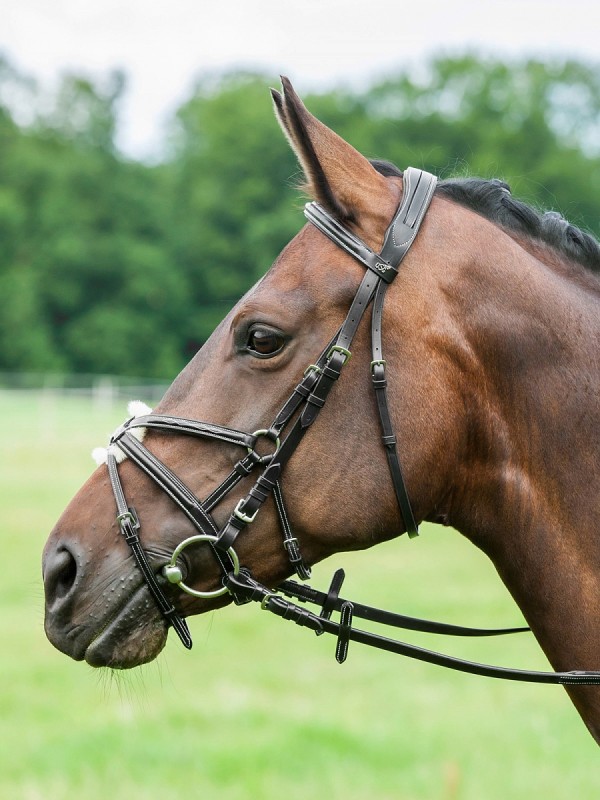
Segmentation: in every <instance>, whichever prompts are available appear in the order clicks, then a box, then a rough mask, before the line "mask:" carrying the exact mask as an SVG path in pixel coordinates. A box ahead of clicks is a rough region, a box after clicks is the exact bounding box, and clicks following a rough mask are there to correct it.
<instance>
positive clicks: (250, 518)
mask: <svg viewBox="0 0 600 800" xmlns="http://www.w3.org/2000/svg"><path fill="white" fill-rule="evenodd" d="M245 499H246V498H245V497H242V499H241V500H239V501H238V504H237V506H236V507H235V508H234V509H233V516H234V517H237V519H239V520H241V521H242V522H245V523H247V524H249V523H250V522H254V520H255V519H256V515H257V514H258V512H259V511H260V506H259V507H258V508H257V509H256V511H255V512H254V514H252V515H251V516H250V515H249V514H244V512H243V511H242V510H241V508H240V506H241V505H242V504H243V503H244V501H245Z"/></svg>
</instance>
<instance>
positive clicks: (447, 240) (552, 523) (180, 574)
mask: <svg viewBox="0 0 600 800" xmlns="http://www.w3.org/2000/svg"><path fill="white" fill-rule="evenodd" d="M273 99H274V107H275V112H276V116H277V118H278V120H279V123H280V125H281V127H282V129H283V132H284V134H285V135H286V137H287V138H288V140H289V143H290V145H291V147H292V148H293V150H294V152H295V153H296V155H297V157H298V159H299V162H300V164H301V166H302V168H303V171H304V175H305V178H306V189H307V191H308V192H309V194H310V196H311V197H312V199H313V202H312V203H309V205H308V207H307V216H308V219H309V224H308V225H306V226H305V227H304V228H303V229H302V230H301V231H300V232H299V233H298V234H297V236H296V237H295V238H294V239H293V240H292V241H291V242H290V243H289V244H288V245H287V246H286V248H285V249H284V250H283V251H282V253H281V254H280V255H279V257H278V258H277V259H276V261H275V263H274V265H273V266H272V268H271V269H270V270H269V272H268V273H267V274H266V275H265V276H264V277H263V278H262V279H261V280H260V281H259V282H258V283H257V284H256V285H255V286H254V287H253V288H252V289H251V290H250V291H249V292H248V293H247V294H246V295H245V296H244V297H243V298H242V299H241V300H240V301H239V302H238V303H237V305H236V306H235V307H234V308H233V309H232V310H231V312H230V313H229V314H228V316H227V317H226V318H225V319H224V320H223V322H222V323H221V324H220V325H219V326H218V327H217V329H216V330H215V331H214V333H213V334H212V336H211V337H210V338H209V340H208V341H207V342H206V344H205V345H204V346H203V347H202V348H201V350H200V351H199V352H198V353H197V354H196V356H195V357H194V358H193V359H192V361H191V362H190V363H189V364H188V365H187V366H186V367H185V369H184V370H183V371H182V372H181V374H180V375H179V376H178V377H177V378H176V379H175V381H174V382H173V384H172V385H171V387H170V388H169V390H168V391H167V392H166V394H165V396H164V398H163V399H162V401H161V402H160V404H159V406H158V408H157V409H156V410H155V411H154V412H153V413H151V412H150V410H149V409H141V410H140V409H137V410H136V409H134V410H133V412H132V418H131V419H130V420H128V422H127V423H125V425H124V426H122V427H121V428H120V429H119V430H118V431H117V432H115V435H114V436H113V438H112V440H111V444H110V446H109V448H108V449H107V450H106V451H105V452H104V455H103V456H101V459H100V460H101V461H104V462H106V464H108V469H107V466H106V464H104V463H103V464H102V465H101V466H99V467H98V469H97V470H96V471H95V472H94V473H93V475H92V476H91V477H90V479H89V480H88V481H87V483H85V485H84V486H83V487H82V488H81V490H80V491H79V493H78V494H77V495H76V496H75V498H74V499H73V500H72V502H71V503H70V505H69V506H68V508H67V509H66V510H65V512H64V513H63V515H62V517H61V518H60V520H59V521H58V523H57V525H56V527H55V528H54V530H53V531H52V533H51V534H50V537H49V539H48V542H47V544H46V547H45V550H44V556H43V578H44V586H45V596H46V617H45V629H46V633H47V636H48V638H49V639H50V641H51V642H52V643H53V644H54V645H55V646H56V647H57V648H58V649H59V650H61V651H63V652H65V653H66V654H68V655H69V656H71V657H72V658H74V659H77V660H85V661H87V662H88V663H89V664H91V665H92V666H111V667H115V668H128V667H134V666H136V665H139V664H142V663H144V662H147V661H150V660H152V659H154V658H155V657H156V656H157V655H158V653H159V652H160V651H161V649H162V648H163V646H164V644H165V641H166V638H167V633H168V629H169V625H172V626H173V627H174V628H175V629H176V631H177V632H178V633H179V635H180V637H181V638H182V641H184V644H186V645H187V646H190V644H191V640H189V631H188V630H187V625H186V623H185V617H189V616H191V615H194V614H199V613H203V612H205V611H207V610H209V609H212V608H216V607H219V606H222V605H224V604H226V603H227V602H229V601H230V600H231V599H232V597H233V598H234V599H235V600H236V601H238V602H242V601H243V600H248V599H259V600H260V601H261V603H262V604H263V607H268V608H269V610H274V611H275V612H276V613H279V614H280V615H282V616H285V615H292V616H294V617H295V621H297V622H298V623H299V624H308V625H309V626H310V625H313V626H314V627H319V626H321V628H322V627H325V628H326V627H327V625H328V624H329V622H328V618H329V617H330V615H331V610H332V607H335V608H336V609H337V610H341V611H342V619H341V621H340V623H339V625H338V627H337V628H336V630H337V632H338V640H339V641H338V649H339V650H343V649H344V646H347V641H348V636H349V635H350V634H351V633H352V630H353V629H352V623H351V614H352V605H351V604H349V603H345V604H342V605H343V607H342V608H341V609H340V607H339V605H336V603H335V601H336V599H337V593H338V592H339V583H340V581H339V580H338V581H337V585H336V586H334V584H335V581H334V584H332V588H331V589H330V592H329V596H328V597H325V603H324V609H323V611H322V613H321V615H320V616H316V615H312V616H311V615H309V614H308V612H304V611H301V610H300V609H298V608H297V607H295V606H291V605H286V604H285V603H284V602H283V601H280V600H279V599H278V597H277V596H276V595H277V592H276V589H275V588H274V587H277V586H279V585H280V584H281V582H282V581H284V580H285V579H286V578H287V577H288V576H289V575H290V574H291V573H292V572H293V570H294V569H295V570H296V571H297V572H298V574H299V575H300V577H302V578H306V577H307V576H308V574H309V572H310V565H311V564H314V563H316V562H318V561H320V560H322V559H324V558H326V557H327V556H329V555H331V554H333V553H335V552H340V551H348V550H358V549H364V548H367V547H371V546H372V545H375V544H377V543H379V542H383V541H385V540H389V539H392V538H394V537H396V536H398V535H400V534H401V533H403V532H406V531H408V532H409V533H411V534H413V535H414V534H416V528H417V523H418V522H420V521H422V520H427V521H432V522H436V523H441V524H444V525H451V526H453V527H454V528H456V529H457V530H458V531H460V532H462V533H463V534H464V535H465V536H466V537H468V539H469V540H470V541H471V542H472V543H473V544H474V545H475V546H477V547H478V548H480V549H481V550H482V551H483V552H484V553H486V554H487V556H488V557H489V558H490V559H491V560H492V562H493V564H494V565H495V567H496V569H497V571H498V573H499V575H500V576H501V578H502V580H503V581H504V583H505V584H506V586H507V587H508V589H509V591H510V592H511V594H512V595H513V597H514V599H515V601H516V602H517V604H518V605H519V607H520V608H521V610H522V612H523V615H524V616H525V618H526V620H527V622H528V624H529V625H530V626H531V629H532V631H533V632H534V634H535V636H536V638H537V640H538V641H539V643H540V645H541V647H542V648H543V650H544V651H545V653H546V655H547V657H548V659H549V661H550V662H551V664H552V665H553V667H554V669H555V670H580V671H583V670H600V626H598V624H597V620H598V618H599V615H600V524H599V523H598V515H597V509H596V506H597V499H596V498H597V496H598V493H599V490H600V486H599V483H600V474H599V469H598V464H599V460H600V403H598V393H599V389H600V314H599V313H598V312H599V310H600V303H599V301H600V281H599V277H598V272H599V271H600V247H599V246H598V244H597V243H596V242H595V241H594V240H593V239H592V237H591V236H589V235H588V234H586V233H583V232H582V231H580V230H578V229H576V228H574V227H573V226H571V225H569V224H568V223H567V222H566V221H564V220H563V219H562V218H561V217H559V216H558V215H557V214H554V213H549V214H544V215H541V214H538V213H537V212H536V211H534V210H532V209H531V208H529V207H528V206H526V205H525V204H524V203H521V202H519V201H517V200H515V199H514V198H513V197H512V195H511V194H510V190H509V188H508V187H507V186H506V185H505V184H502V183H501V182H499V181H483V180H476V179H471V180H460V179H458V180H454V181H442V182H438V183H437V186H436V185H435V181H434V180H433V179H432V176H428V175H427V173H423V172H421V171H419V170H405V171H404V173H402V172H400V171H399V170H397V169H396V168H395V167H393V166H392V165H390V164H387V163H385V162H371V161H369V160H368V159H367V158H365V157H364V156H362V155H361V154H359V153H358V152H357V151H356V150H355V149H354V148H353V147H352V146H351V145H350V144H348V143H347V142H346V141H344V140H343V139H341V138H340V137H339V136H337V134H335V133H334V132H333V131H331V130H330V129H329V128H327V127H326V126H325V125H324V124H323V123H321V122H320V121H319V120H317V119H316V118H315V117H314V116H313V115H311V114H310V113H309V112H308V111H307V109H306V108H305V106H304V105H303V103H302V102H301V100H300V99H299V97H298V96H297V94H296V93H295V91H294V89H293V87H292V86H291V84H290V83H289V81H288V80H287V79H283V91H282V92H281V93H279V92H276V91H273ZM400 212H402V214H400ZM390 221H392V223H390ZM411 226H412V227H411ZM409 229H410V230H412V231H413V233H411V234H410V236H408V234H407V235H406V237H405V238H404V239H403V237H404V234H405V233H406V231H409ZM417 231H418V235H417ZM396 234H398V236H397V235H396ZM413 234H414V235H413ZM409 238H410V242H408V239H409ZM401 240H402V241H401ZM407 243H408V244H407ZM406 244H407V246H406V247H404V245H406ZM402 247H404V249H402ZM409 247H410V249H408V248H409ZM401 250H402V252H400V251H401ZM400 261H402V263H401V265H400ZM365 267H366V269H365ZM223 269H227V265H226V264H225V265H223ZM392 278H393V279H394V280H393V282H392ZM365 281H366V282H367V283H368V282H369V281H370V284H369V287H368V288H367V289H365V288H364V287H365V285H366V283H365ZM388 289H389V291H387V302H386V305H385V324H384V325H383V324H382V320H383V297H384V290H388ZM361 292H362V294H361ZM360 298H362V299H360ZM359 306H360V308H359ZM348 309H350V312H349V311H348ZM355 312H356V313H355ZM369 315H370V316H371V324H372V334H371V337H370V335H369V330H368V324H367V323H366V322H363V324H359V323H360V319H362V317H363V316H365V317H368V316H369ZM350 318H352V320H350ZM349 327H351V328H352V331H351V335H347V334H348V329H349ZM344 336H346V339H344ZM343 341H345V342H346V343H347V344H349V343H350V342H351V345H352V346H351V350H350V347H349V346H347V347H346V346H345V345H343V343H342V342H343ZM372 348H373V349H372ZM383 350H385V359H384V358H383V356H382V351H383ZM350 352H351V353H352V358H351V359H350ZM319 353H320V354H321V355H319ZM369 362H371V364H370V367H369ZM307 367H308V368H307ZM342 367H343V375H341V373H342ZM384 371H385V373H384ZM340 375H341V378H340ZM303 376H304V377H303ZM338 378H340V380H338ZM298 381H300V382H298ZM371 384H373V385H374V387H375V392H373V390H372V385H371ZM294 387H296V388H295V389H294ZM290 392H291V394H290ZM327 398H329V399H328V401H327V403H325V399H327ZM317 415H318V418H317ZM378 415H379V418H380V421H379V422H378ZM309 418H310V419H309ZM199 420H207V421H208V422H199ZM272 420H275V422H271V421H272ZM309 422H310V424H309ZM313 422H314V423H315V424H314V425H313V424H312V423H313ZM305 423H306V424H305ZM288 425H289V426H290V427H289V428H287V429H286V431H287V435H286V437H285V438H284V437H283V433H284V430H283V429H284V428H286V426H288ZM248 432H253V433H248ZM186 434H187V435H186ZM280 434H281V437H282V438H281V440H280ZM305 434H306V435H305ZM382 435H383V446H382V441H381V436H382ZM291 440H293V441H291ZM290 441H291V444H290ZM240 451H241V453H242V455H243V457H242V458H240ZM386 455H387V458H386ZM233 464H235V467H234V469H233V471H232V465H233ZM256 469H258V471H259V472H260V473H261V475H260V478H259V479H258V480H255V477H253V476H252V475H251V474H250V473H251V472H252V471H253V470H254V471H256ZM390 476H391V477H390ZM280 478H281V481H280ZM282 487H284V488H285V502H284V498H283V493H282ZM198 498H205V500H203V501H200V500H199V499H198ZM267 500H268V501H267ZM115 508H116V511H115ZM259 510H260V516H259V517H258V520H257V521H255V520H254V518H255V517H256V515H257V513H258V511H259ZM182 512H183V513H182ZM115 517H117V519H115ZM282 531H283V543H282ZM121 534H122V535H121ZM190 537H191V541H190ZM189 544H191V545H192V546H188V545H189ZM240 565H241V566H240ZM138 567H139V569H138ZM223 575H225V578H224V579H223V577H222V576H223ZM287 585H288V586H289V582H288V584H287ZM265 587H270V588H269V589H267V588H265ZM181 588H184V589H185V590H186V591H185V592H182V591H180V589H181ZM332 600H333V603H332V602H331V601H332ZM328 602H329V607H327V603H328ZM290 608H291V609H296V610H294V611H290V610H289V609H290ZM344 615H345V616H344ZM314 620H317V622H314ZM319 620H320V621H319ZM338 655H340V653H338ZM340 660H342V659H340ZM569 674H572V675H576V674H581V673H569ZM594 675H595V676H596V678H597V676H598V673H594ZM561 682H564V683H566V684H567V685H566V689H567V691H568V692H569V695H570V697H571V699H572V701H573V703H574V704H575V706H576V708H577V710H578V711H579V713H580V715H581V717H582V718H583V720H584V722H585V724H586V725H587V727H588V729H589V730H590V732H591V734H592V735H593V736H594V738H595V739H596V741H600V689H599V688H598V687H597V686H588V685H579V684H580V683H584V681H581V682H578V681H576V680H573V681H572V685H571V684H569V681H566V680H565V681H561ZM591 682H597V680H596V681H591Z"/></svg>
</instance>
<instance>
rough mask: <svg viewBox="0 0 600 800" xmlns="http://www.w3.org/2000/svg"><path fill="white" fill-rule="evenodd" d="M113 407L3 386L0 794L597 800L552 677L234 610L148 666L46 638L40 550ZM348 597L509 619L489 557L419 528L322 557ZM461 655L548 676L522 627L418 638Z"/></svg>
mask: <svg viewBox="0 0 600 800" xmlns="http://www.w3.org/2000/svg"><path fill="white" fill-rule="evenodd" d="M123 416H124V408H123V409H122V408H120V407H110V408H106V407H103V406H97V405H96V406H95V405H94V404H93V403H92V402H91V401H87V400H85V399H73V398H67V399H65V398H59V397H57V396H55V395H53V394H52V393H49V392H46V393H43V392H40V393H12V394H10V393H6V392H4V393H0V425H1V426H2V462H1V466H0V470H1V480H0V490H1V493H2V504H1V508H2V538H1V541H2V552H3V554H4V555H3V558H4V564H5V574H4V577H3V580H2V581H1V582H0V607H1V613H0V626H1V629H0V630H1V633H0V675H1V676H2V682H1V688H0V797H1V798H10V799H11V800H38V798H39V800H66V799H67V798H69V799H70V798H75V797H82V798H85V800H100V798H102V800H105V799H106V798H110V800H125V798H127V799H128V800H130V798H135V800H146V799H148V800H149V799H150V798H166V800H171V798H180V797H183V796H188V797H194V798H196V797H197V798H204V799H205V800H213V798H215V799H216V798H218V800H248V799H252V800H254V798H261V800H275V799H277V800H280V799H281V798H282V797H285V798H286V799H287V800H300V799H301V798H306V797H314V798H316V800H321V798H323V799H324V798H327V800H365V799H366V798H377V800H388V799H389V800H392V798H393V800H496V798H497V799H498V800H500V799H501V800H506V798H510V800H532V798H533V799H536V798H543V800H564V799H565V798H567V797H575V798H578V800H579V799H581V800H588V798H595V797H600V769H598V751H597V747H596V745H595V744H594V743H593V741H592V739H591V738H590V737H589V735H588V733H587V732H586V730H585V728H584V726H583V724H582V723H581V722H580V720H579V717H578V715H577V714H576V712H575V711H574V709H573V707H572V706H571V704H570V702H569V700H568V698H567V696H566V694H565V692H564V690H563V689H562V688H560V687H551V686H539V687H538V686H530V685H525V684H517V683H509V682H499V681H494V680H491V679H484V678H477V677H471V676H466V675H459V674H456V673H452V672H448V671H445V670H441V669H439V668H438V667H433V666H429V665H426V664H421V663H417V662H412V661H407V660H405V659H402V658H400V657H399V656H394V655H390V654H387V653H382V652H377V651H368V650H366V649H364V648H361V647H360V646H358V645H354V646H352V644H351V646H350V654H349V658H348V661H347V662H346V663H345V664H344V665H343V666H339V665H338V664H337V663H336V662H335V659H334V657H333V650H334V642H333V640H332V639H330V638H326V637H322V638H316V637H315V636H314V635H313V634H311V633H309V632H308V631H306V630H301V629H299V628H296V627H295V626H293V625H289V624H285V623H283V622H282V621H280V620H277V619H275V618H274V617H272V616H270V615H269V616H267V615H265V614H262V613H261V612H260V610H259V609H258V607H255V606H253V607H252V608H250V607H243V608H228V609H225V610H223V611H219V612H216V613H214V614H209V615H206V616H205V617H196V618H193V619H192V620H191V629H192V634H193V635H194V639H195V647H194V650H193V651H192V652H191V653H188V652H187V651H184V650H183V648H182V647H181V646H180V645H179V643H178V642H177V641H176V640H175V639H173V640H172V641H170V642H169V645H168V646H167V648H166V650H165V652H164V653H163V654H162V655H161V657H160V658H159V659H158V661H157V662H155V663H153V664H150V665H147V666H146V667H144V668H142V669H139V670H136V671H133V672H128V673H123V674H114V673H110V672H107V671H94V670H92V669H91V668H89V667H87V666H86V665H83V664H76V663H74V662H71V661H70V660H69V659H68V658H67V657H65V656H63V655H61V654H60V653H58V652H57V651H55V650H54V649H53V648H52V646H51V645H50V644H49V643H48V642H47V640H46V639H45V636H44V632H43V590H42V585H41V578H40V555H41V550H42V547H43V544H44V541H45V539H46V537H47V534H48V532H49V530H50V529H51V527H52V525H53V524H54V521H55V520H56V518H57V517H58V515H59V514H60V512H61V511H62V509H63V508H64V506H65V505H66V503H67V502H68V500H69V499H70V497H71V496H72V495H73V493H74V492H75V491H76V489H77V488H78V487H79V485H80V484H81V483H82V482H83V480H84V479H85V477H86V476H87V475H88V474H89V473H90V471H91V469H92V467H93V464H92V462H91V459H90V457H89V452H90V450H91V448H92V447H94V446H97V445H103V444H104V443H105V440H106V437H107V434H108V433H109V432H110V431H111V430H112V429H113V428H114V427H115V426H116V424H117V423H118V422H119V421H120V420H121V418H122V417H123ZM337 566H344V568H345V569H346V573H347V581H346V586H345V587H344V594H345V595H346V596H348V595H349V596H351V597H353V598H355V599H356V600H358V601H363V602H367V603H371V604H379V605H384V606H386V607H388V608H391V609H396V610H398V611H402V612H404V613H407V614H415V615H421V616H428V617H434V618H438V619H443V620H447V621H449V622H457V623H462V624H470V625H481V626H493V625H511V624H519V622H520V620H521V617H520V614H519V612H518V609H517V608H516V607H515V606H514V604H513V602H512V600H511V598H510V597H509V596H508V594H507V592H506V590H505V589H504V587H503V586H502V584H501V583H500V581H499V579H498V577H497V576H496V573H495V571H494V569H493V568H492V567H491V566H490V564H489V563H488V562H487V560H486V559H485V558H484V557H483V556H482V555H481V554H480V553H479V552H477V551H476V550H475V548H473V547H472V546H471V545H470V544H469V543H468V542H466V541H465V540H463V539H462V537H460V536H459V535H458V534H456V533H455V532H453V531H449V530H445V529H441V528H435V527H427V526H425V527H424V528H423V529H422V536H421V537H420V539H417V540H416V541H408V540H407V539H406V537H403V538H402V539H399V540H397V541H395V542H391V543H389V544H387V545H384V546H380V547H378V548H376V549H374V550H372V551H369V552H367V553H357V554H352V555H344V554H342V555H340V556H339V557H336V558H335V559H332V560H330V561H329V562H326V563H324V564H322V565H320V566H319V567H318V568H317V569H316V570H315V574H314V579H313V580H312V583H313V584H314V585H317V586H321V587H324V586H325V585H326V584H327V583H328V580H329V577H330V575H331V573H332V571H333V569H334V568H335V567H337ZM407 639H408V640H410V641H414V642H417V643H425V642H427V643H428V644H431V645H432V646H433V647H439V648H440V649H444V648H445V649H446V650H447V651H448V652H451V653H455V654H457V655H464V656H466V657H468V658H473V659H475V660H486V659H487V660H489V661H491V662H492V663H499V664H505V665H509V666H520V667H525V668H526V667H531V668H538V669H544V668H547V664H546V662H545V659H544V658H543V656H542V655H541V653H540V652H539V650H538V648H537V645H536V644H535V642H534V641H533V639H532V637H531V636H530V635H528V634H521V635H520V636H517V637H509V638H507V639H506V640H502V639H500V640H495V641H494V640H488V641H486V640H482V641H480V642H477V641H468V640H464V641H461V640H457V639H454V640H449V639H445V638H442V639H439V640H437V637H435V639H436V640H433V641H432V638H431V637H424V636H417V635H414V634H413V635H410V634H408V635H407Z"/></svg>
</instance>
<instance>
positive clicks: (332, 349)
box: [327, 344, 352, 364]
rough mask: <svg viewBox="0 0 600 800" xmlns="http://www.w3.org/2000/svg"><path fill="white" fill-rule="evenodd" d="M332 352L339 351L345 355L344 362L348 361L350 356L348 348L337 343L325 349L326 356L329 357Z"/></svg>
mask: <svg viewBox="0 0 600 800" xmlns="http://www.w3.org/2000/svg"><path fill="white" fill-rule="evenodd" d="M332 353H341V354H342V355H343V356H346V358H345V359H344V362H343V363H344V364H347V363H348V362H349V361H350V357H351V356H352V353H351V352H350V350H346V348H345V347H342V346H341V345H339V344H334V345H332V346H331V347H330V348H329V350H328V351H327V358H331V354H332Z"/></svg>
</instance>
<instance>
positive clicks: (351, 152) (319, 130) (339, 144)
mask: <svg viewBox="0 0 600 800" xmlns="http://www.w3.org/2000/svg"><path fill="white" fill-rule="evenodd" d="M281 83H282V86H283V93H282V94H280V93H279V92H277V91H275V89H272V90H271V94H272V96H273V102H274V104H275V114H276V116H277V118H278V120H279V124H280V125H281V127H282V129H283V132H284V133H285V135H286V137H287V139H288V141H289V142H290V145H291V146H292V149H293V150H294V152H295V153H296V156H297V157H298V160H299V161H300V164H301V165H302V168H303V170H304V174H305V176H306V180H307V184H308V191H309V194H310V195H311V196H312V197H313V198H314V199H315V200H317V201H318V202H319V203H320V204H321V205H322V206H324V207H325V208H327V210H328V211H330V212H331V213H332V214H334V215H335V216H336V217H337V218H338V219H340V220H345V221H351V222H352V221H356V220H357V219H358V217H360V215H361V210H363V209H364V210H366V209H369V208H371V209H372V208H373V207H376V205H377V199H378V198H379V200H381V197H382V195H383V196H385V194H386V193H388V192H389V191H390V189H389V184H388V182H387V181H386V179H385V178H384V177H383V176H382V175H380V174H379V173H378V172H377V171H376V170H375V169H374V168H373V166H372V165H371V164H370V162H369V161H368V160H367V159H366V158H365V157H364V156H362V155H361V154H360V153H359V152H358V151H357V150H355V149H354V148H353V147H352V145H350V144H348V142H346V141H344V139H342V138H341V137H340V136H338V135H337V133H334V132H333V131H332V130H330V129H329V128H328V127H327V126H326V125H324V124H323V123H322V122H320V121H319V120H318V119H317V118H316V117H314V116H313V115H312V114H311V113H310V112H309V111H308V110H307V109H306V107H305V106H304V104H303V102H302V101H301V100H300V98H299V97H298V95H297V94H296V92H295V91H294V88H293V87H292V84H291V83H290V81H289V80H288V79H287V78H284V77H282V78H281Z"/></svg>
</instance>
